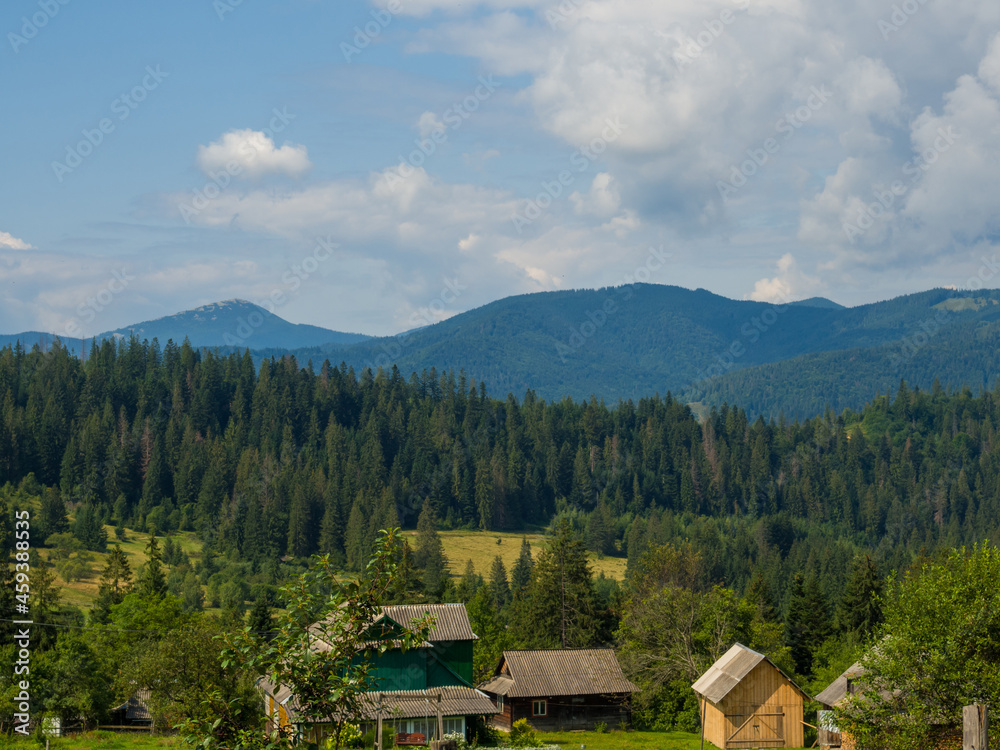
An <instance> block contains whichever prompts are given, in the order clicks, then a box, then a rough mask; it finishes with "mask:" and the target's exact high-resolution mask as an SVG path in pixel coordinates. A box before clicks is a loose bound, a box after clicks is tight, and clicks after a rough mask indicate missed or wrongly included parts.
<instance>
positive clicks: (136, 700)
mask: <svg viewBox="0 0 1000 750" xmlns="http://www.w3.org/2000/svg"><path fill="white" fill-rule="evenodd" d="M149 698H150V692H149V688H142V689H140V690H136V691H135V692H134V693H133V694H132V695H131V697H129V699H128V700H127V701H125V702H124V703H122V704H121V705H120V706H115V707H114V708H112V709H111V710H112V711H122V712H124V714H125V719H126V720H127V721H151V720H152V718H153V717H152V715H151V714H150V713H149Z"/></svg>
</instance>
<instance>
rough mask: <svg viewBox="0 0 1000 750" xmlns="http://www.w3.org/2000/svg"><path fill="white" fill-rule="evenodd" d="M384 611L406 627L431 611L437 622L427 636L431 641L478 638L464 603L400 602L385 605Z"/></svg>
mask: <svg viewBox="0 0 1000 750" xmlns="http://www.w3.org/2000/svg"><path fill="white" fill-rule="evenodd" d="M382 612H383V613H384V614H385V615H386V616H387V617H388V618H389V619H391V620H393V621H394V622H398V623H399V624H400V625H403V626H405V627H409V625H410V622H412V621H413V620H417V619H420V618H422V617H423V616H424V615H425V614H428V613H430V614H431V615H433V616H434V620H435V622H434V627H433V628H432V629H431V632H430V635H429V636H428V638H427V640H429V641H471V640H476V639H477V638H478V636H477V635H476V634H475V633H473V632H472V625H471V623H470V622H469V613H468V612H466V610H465V605H464V604H398V605H393V606H389V607H383V608H382Z"/></svg>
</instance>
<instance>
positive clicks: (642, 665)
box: [0, 339, 1000, 728]
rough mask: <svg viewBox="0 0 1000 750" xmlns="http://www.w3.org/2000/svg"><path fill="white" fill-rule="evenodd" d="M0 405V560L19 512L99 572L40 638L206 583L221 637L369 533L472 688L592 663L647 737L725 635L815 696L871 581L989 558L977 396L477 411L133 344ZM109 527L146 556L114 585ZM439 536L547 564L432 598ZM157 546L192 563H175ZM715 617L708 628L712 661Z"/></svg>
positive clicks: (488, 405)
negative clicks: (447, 626) (975, 550)
mask: <svg viewBox="0 0 1000 750" xmlns="http://www.w3.org/2000/svg"><path fill="white" fill-rule="evenodd" d="M0 401H2V408H0V487H2V488H3V490H2V493H0V502H2V503H3V504H4V506H5V507H3V508H2V509H0V510H2V512H3V515H4V519H5V520H4V527H3V528H4V534H3V536H2V538H0V542H2V545H3V549H4V552H5V553H8V552H9V550H10V549H11V548H12V543H13V533H12V530H13V523H12V521H11V520H10V518H9V516H10V514H11V513H12V512H13V509H14V507H15V506H17V505H18V504H19V503H20V504H24V503H25V502H29V501H30V502H32V503H36V505H37V509H36V511H35V512H34V515H33V518H34V521H33V524H34V526H33V531H32V534H33V539H36V540H38V542H37V543H38V544H40V543H41V541H42V540H45V543H46V544H48V545H49V546H53V545H63V546H64V547H66V548H69V546H70V545H69V541H68V540H69V539H70V537H72V538H74V539H75V540H76V542H74V544H77V545H79V546H82V547H83V548H85V549H87V550H92V551H96V552H109V551H111V552H112V554H110V555H109V556H108V564H107V566H106V567H105V575H104V576H103V577H102V583H101V598H100V599H99V601H98V604H97V606H96V607H95V609H94V611H93V612H91V613H89V615H85V614H84V613H76V614H74V613H73V612H70V611H69V610H66V609H65V608H63V609H62V610H60V608H59V607H57V606H56V605H54V604H51V602H50V603H49V604H48V605H45V603H44V601H43V602H42V603H41V604H39V606H48V615H49V617H50V619H53V620H54V619H55V618H56V617H63V621H65V622H67V623H71V622H75V623H77V624H78V625H80V626H83V625H84V624H85V623H95V622H96V623H101V622H104V623H107V622H109V621H110V622H112V623H118V624H119V625H121V624H122V623H128V622H131V621H132V620H129V618H133V619H134V618H136V617H138V616H139V615H137V614H136V613H137V611H139V610H141V607H139V604H137V601H138V600H135V601H133V600H130V599H129V598H128V596H126V592H132V593H131V594H129V596H139V595H141V594H142V593H143V592H145V593H146V594H149V595H151V596H153V597H154V598H155V597H156V596H162V595H164V594H167V593H168V592H169V594H171V595H173V596H174V597H175V598H174V599H171V601H173V602H175V605H176V607H177V608H178V609H177V614H176V616H177V617H181V616H182V615H181V614H179V613H181V612H184V611H187V612H189V613H190V612H191V611H193V610H198V609H201V607H202V606H203V604H204V602H203V601H202V586H203V585H207V586H208V591H209V598H210V600H211V601H210V603H214V604H216V605H217V606H222V607H223V609H224V610H225V609H226V608H227V607H228V609H229V613H228V615H227V616H228V617H229V618H230V619H231V620H232V619H233V618H236V619H239V618H242V617H243V607H244V605H245V604H253V605H254V608H253V611H251V612H250V613H249V617H250V618H251V621H252V622H256V623H257V625H258V627H266V624H267V623H268V622H269V619H268V617H269V615H268V610H269V608H271V607H274V606H281V604H282V603H281V601H280V600H278V599H277V598H276V596H275V591H276V587H277V586H278V585H279V584H280V583H282V582H283V580H284V579H285V578H287V576H288V575H289V572H290V571H294V570H296V569H302V568H304V566H305V564H306V561H307V558H308V557H309V556H310V555H313V554H316V553H320V554H329V555H330V556H331V559H332V560H333V561H334V562H335V564H336V565H337V566H338V567H340V568H342V569H343V570H344V571H345V574H353V573H358V572H360V571H362V570H363V568H364V565H365V563H366V560H367V556H368V554H369V551H370V550H371V549H372V545H373V543H374V540H375V538H376V535H377V534H378V532H379V530H380V529H383V528H389V527H394V526H402V527H403V528H404V529H414V528H415V529H417V530H418V534H417V536H416V546H415V549H412V550H410V549H409V547H407V552H406V554H405V559H404V561H403V565H402V569H403V570H404V573H406V576H407V580H406V581H404V582H403V586H404V590H403V591H401V592H400V593H399V597H400V600H406V601H415V600H422V601H442V600H443V601H465V602H467V603H468V606H469V611H470V616H471V617H472V620H473V625H474V627H475V628H476V631H477V632H478V633H480V635H481V643H480V645H479V646H477V648H478V649H479V651H478V652H477V655H476V662H477V663H476V670H477V676H478V677H482V676H484V675H485V674H487V673H488V670H489V669H491V668H492V667H493V666H494V665H495V663H496V657H497V655H498V654H499V652H500V651H501V650H502V649H503V648H505V647H508V648H509V647H512V646H526V647H535V646H538V647H545V646H585V645H595V644H600V643H614V644H615V645H616V646H618V647H619V649H620V651H619V652H620V657H621V659H622V661H623V664H625V665H626V667H627V669H628V671H629V673H630V675H631V676H632V677H633V679H635V680H636V681H637V682H638V683H639V684H640V685H641V686H644V687H646V688H648V689H647V690H645V691H644V693H643V695H642V696H641V697H640V698H639V699H638V700H637V705H636V721H637V723H638V724H639V725H645V726H650V727H656V728H670V727H675V726H676V727H691V726H693V725H695V724H696V723H697V708H696V706H695V704H694V702H693V696H692V695H691V694H690V691H689V689H688V686H689V685H690V681H691V680H692V679H693V678H694V677H696V676H697V671H696V670H697V669H699V668H704V667H707V665H708V664H710V663H711V661H712V658H710V657H711V655H712V654H715V655H717V654H718V649H719V648H722V646H723V645H725V646H726V647H728V645H729V642H730V640H731V639H742V640H743V642H745V643H748V645H751V646H752V647H756V648H760V649H767V652H768V653H769V654H772V655H773V657H774V659H775V660H776V661H777V662H779V663H781V664H782V665H783V666H784V667H785V668H786V669H787V670H788V671H789V672H792V673H794V674H796V675H799V676H800V677H801V678H802V679H803V680H809V679H815V680H816V681H817V684H819V683H822V682H823V680H826V681H829V679H828V678H830V675H833V676H835V675H836V674H837V673H839V670H840V669H843V668H844V667H846V666H847V664H849V663H850V661H847V663H846V664H845V663H844V660H845V659H848V660H851V659H853V658H854V656H855V655H856V653H857V648H858V647H859V646H860V644H861V643H863V641H864V639H865V638H866V637H867V636H869V635H870V634H871V633H872V632H873V631H874V629H875V628H876V627H877V625H878V622H879V619H880V616H881V615H880V612H879V608H878V605H877V597H878V595H879V593H880V592H881V590H882V586H883V582H884V579H885V578H886V576H887V575H888V574H889V573H890V572H891V571H900V572H902V571H906V570H907V569H909V568H910V567H911V566H913V565H914V563H915V562H917V561H921V560H927V559H932V558H934V557H935V556H936V555H939V554H940V553H941V551H942V550H945V549H947V548H954V547H956V546H960V545H969V546H971V545H973V544H976V543H978V542H982V541H984V540H986V541H989V542H991V543H993V544H996V543H997V542H998V541H1000V446H997V444H996V441H997V425H998V424H1000V394H998V393H996V392H985V393H981V394H973V393H971V392H969V391H968V390H967V389H966V390H962V391H959V392H953V393H947V392H944V391H943V390H941V389H940V388H935V389H934V390H933V391H930V392H924V391H918V390H912V389H910V388H908V387H907V386H906V384H903V383H901V384H900V386H899V390H898V393H897V394H896V395H895V397H894V398H889V397H880V398H878V399H877V400H876V401H875V402H874V403H871V404H869V405H868V406H867V407H866V408H864V409H863V410H861V411H860V412H851V411H846V412H844V413H842V414H839V415H837V414H833V413H830V412H828V413H826V414H825V415H823V416H819V417H816V418H813V419H809V420H806V421H803V422H794V423H793V422H785V421H772V422H765V421H763V420H762V419H757V420H755V421H750V420H749V419H748V418H747V415H746V413H745V412H743V411H741V410H739V409H736V408H730V407H727V406H723V407H722V408H720V409H716V410H713V411H712V412H711V413H710V414H708V415H707V416H706V417H705V418H704V419H703V420H699V419H697V418H696V417H695V416H694V415H693V414H692V412H691V411H690V409H689V408H688V407H687V406H686V405H685V404H683V403H680V402H678V401H676V400H674V399H673V398H672V397H671V396H670V395H669V394H668V395H666V396H663V397H651V398H644V399H641V400H640V401H638V402H631V401H628V402H623V403H618V404H613V405H607V404H604V403H600V402H597V401H594V400H590V401H587V402H582V403H580V402H573V401H571V400H568V399H567V400H564V401H561V402H556V403H547V402H545V401H543V400H541V399H539V398H537V397H536V396H535V395H534V394H533V393H531V392H530V391H529V392H528V393H526V394H523V395H521V396H520V397H515V396H513V395H511V396H508V397H507V398H506V399H503V400H500V399H495V398H490V397H488V396H487V395H486V392H485V388H484V387H483V386H482V384H477V383H474V382H469V381H468V379H467V378H466V377H465V376H464V375H463V374H461V373H452V372H448V373H438V372H436V371H434V370H430V371H425V372H422V373H419V374H416V373H414V374H411V375H409V376H408V377H406V376H404V375H403V374H401V373H400V372H398V371H397V370H396V369H393V370H391V371H379V372H378V373H372V372H370V371H368V370H365V371H363V372H361V373H356V372H354V371H353V370H351V369H349V368H347V367H346V366H344V365H340V366H337V365H334V364H332V363H330V362H325V363H323V364H322V365H320V366H315V365H314V364H313V363H308V364H306V365H305V366H303V365H302V363H299V362H296V360H295V359H294V358H291V357H287V358H284V359H281V360H266V361H264V362H263V363H262V364H261V365H260V366H259V368H258V367H255V366H254V363H253V362H252V360H251V358H250V355H249V354H248V353H244V354H242V355H240V354H230V355H228V356H225V357H220V356H219V355H217V354H215V353H212V352H211V351H199V350H196V349H193V348H192V347H190V346H189V345H187V344H186V343H185V344H182V345H176V344H174V343H173V342H168V343H167V344H166V346H164V347H162V348H161V347H160V346H159V345H158V344H157V343H156V342H155V341H154V342H153V343H152V344H150V343H144V342H139V341H138V340H136V339H131V340H120V341H118V342H117V343H115V342H112V341H105V342H103V343H101V344H100V345H95V346H94V347H93V348H92V349H91V350H90V351H89V352H88V354H87V357H86V359H85V361H81V359H79V358H77V357H74V356H71V355H70V354H69V353H68V352H67V351H65V350H64V349H61V348H60V347H59V346H56V347H54V348H53V349H52V350H51V351H48V352H41V351H39V350H37V349H36V350H32V351H25V350H23V349H22V348H20V347H15V348H10V347H7V348H5V349H3V350H2V351H0ZM107 526H111V527H114V528H115V529H117V530H118V532H119V534H118V535H119V536H123V535H124V532H125V530H126V529H128V530H129V533H133V534H135V533H138V534H140V535H149V534H150V533H151V532H155V534H156V535H158V536H160V537H161V542H157V540H156V539H155V538H151V539H150V542H149V544H148V545H147V552H148V556H149V560H150V562H149V564H148V565H146V566H145V567H144V568H143V569H142V570H141V571H135V573H136V579H135V581H134V582H133V583H132V584H131V585H129V578H130V576H131V575H132V571H129V570H128V564H127V562H125V563H123V562H122V560H121V559H120V554H119V556H118V557H117V558H116V556H115V554H113V549H112V548H113V546H114V542H115V540H114V538H109V537H110V536H113V535H109V534H108V532H107V531H106V529H105V527H107ZM462 528H466V529H473V530H486V531H500V530H505V531H519V530H524V531H538V530H543V529H544V530H547V532H548V533H549V534H550V535H551V537H550V539H551V543H550V544H551V547H550V550H547V551H546V552H543V553H542V554H541V555H537V556H536V557H535V558H534V559H533V558H532V555H531V551H530V549H528V548H527V545H525V548H524V549H523V550H522V554H521V556H520V558H519V559H518V563H517V565H516V566H514V567H513V569H511V570H507V569H506V568H505V566H504V564H503V562H502V560H500V558H499V557H498V558H497V560H496V562H495V563H494V565H493V568H492V569H491V570H489V571H486V570H480V571H475V570H471V569H468V568H466V570H465V573H464V575H462V576H460V577H449V576H446V575H444V557H445V555H446V554H447V550H442V547H441V543H440V540H439V539H438V538H437V532H438V531H440V530H442V529H462ZM179 531H185V532H193V533H194V534H195V535H196V536H197V537H198V539H199V540H200V542H201V544H202V546H203V547H202V557H201V560H200V561H199V562H198V564H197V565H195V566H191V565H190V564H189V562H190V561H188V560H186V559H185V555H184V554H183V552H182V551H180V550H179V548H177V547H176V546H175V545H174V544H173V542H172V540H171V536H170V535H171V534H173V533H174V532H179ZM163 537H165V542H163V540H162V538H163ZM161 543H162V545H163V546H162V547H161V546H160V544H161ZM552 550H558V551H559V554H553V552H552ZM588 552H589V553H590V555H595V554H596V555H602V556H619V557H624V558H627V560H628V576H627V580H626V581H625V582H623V583H619V582H616V581H612V580H610V579H605V578H603V577H601V578H594V576H593V574H592V572H591V570H590V569H589V566H588V564H587V559H588V555H587V553H588ZM451 562H452V564H453V569H454V570H461V569H462V565H463V563H464V561H462V560H453V561H451ZM161 566H162V567H161ZM556 568H558V570H556ZM43 570H44V569H43ZM42 577H43V579H44V574H43V576H42ZM64 577H65V576H64ZM556 577H561V580H562V581H563V589H562V591H561V592H560V594H559V596H561V597H562V598H563V604H561V605H560V604H559V603H558V599H559V597H557V596H556V592H555V591H554V589H553V587H552V581H553V580H554V579H555V578H556ZM566 581H569V582H570V583H569V584H568V585H569V588H566V585H567V584H565V582H566ZM44 583H45V581H44V580H43V581H42V584H44ZM49 583H50V584H52V585H53V586H54V584H53V583H52V580H51V576H50V580H49ZM667 584H669V585H667ZM38 586H39V584H37V583H36V585H35V589H36V590H37V589H38ZM213 587H214V589H213ZM665 587H666V588H665ZM666 589H670V590H673V591H674V592H675V595H674V596H672V597H671V598H670V599H669V601H667V600H662V597H663V596H664V591H665V590H666ZM567 591H568V592H569V594H568V596H570V597H571V598H572V600H573V601H572V604H571V606H568V607H567V605H566V604H565V598H566V596H567ZM685 597H687V598H686V599H685ZM657 601H659V604H656V602H657ZM123 602H124V603H123ZM130 602H131V603H130ZM685 602H686V604H685ZM157 606H158V607H159V606H161V605H157ZM685 606H688V607H689V609H690V610H691V611H696V612H697V616H696V617H695V618H694V619H695V621H696V622H695V623H694V624H693V625H689V627H693V628H695V630H697V628H698V627H702V626H704V628H703V630H704V632H703V633H701V635H699V634H698V633H697V632H693V631H692V632H690V633H688V637H689V639H690V643H688V644H687V646H688V647H690V648H688V651H692V649H693V651H694V652H696V653H698V654H700V656H698V658H697V659H695V660H694V661H693V662H692V661H690V660H689V662H688V663H686V664H677V665H672V666H671V665H670V664H664V663H659V664H655V665H651V664H649V663H647V661H646V660H647V657H648V653H649V651H650V648H653V647H654V646H655V647H657V648H662V649H665V650H667V651H668V652H670V649H671V648H672V646H671V645H670V644H662V643H660V644H659V645H658V646H657V645H656V644H655V643H653V642H655V641H656V639H657V638H660V637H661V636H662V634H659V633H657V632H654V631H658V630H660V629H661V628H660V627H659V623H661V622H662V618H663V617H664V616H665V613H669V612H670V611H676V608H677V607H681V608H683V607H685ZM560 607H561V609H560ZM137 608H139V610H137ZM672 608H673V609H672ZM157 611H159V610H157ZM720 612H722V613H727V614H726V616H725V617H724V618H723V619H724V620H725V621H726V622H727V623H729V625H727V628H728V629H726V630H723V631H718V632H715V631H713V633H714V635H713V636H712V637H716V638H718V639H719V642H718V643H714V642H709V641H710V640H711V639H710V638H708V636H705V633H707V632H708V631H710V630H712V628H709V627H708V626H707V624H706V623H708V622H718V621H719V618H720V614H719V613H720ZM60 613H61V614H60ZM145 616H146V615H143V617H145ZM184 616H187V615H184ZM713 618H714V619H713ZM39 619H41V620H44V619H45V617H44V616H40V617H39ZM699 623H700V624H699ZM213 627H215V626H213ZM724 641H725V643H723V642H724ZM69 642H70V641H67V643H69ZM50 645H51V644H50ZM674 645H676V644H674ZM67 648H68V646H67ZM146 651H147V652H148V649H146ZM824 684H825V683H824ZM109 689H110V688H109ZM109 696H110V693H109ZM108 700H111V697H108ZM67 710H69V709H67ZM96 715H97V714H95V716H96Z"/></svg>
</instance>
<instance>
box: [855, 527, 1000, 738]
mask: <svg viewBox="0 0 1000 750" xmlns="http://www.w3.org/2000/svg"><path fill="white" fill-rule="evenodd" d="M998 580H1000V550H998V549H997V548H996V547H994V546H991V545H988V544H983V545H981V546H977V547H974V548H973V549H971V550H967V549H965V548H961V549H956V550H952V551H951V552H950V553H948V555H947V556H946V557H944V558H943V559H941V560H938V561H925V562H923V564H921V565H920V566H919V567H917V568H915V569H913V570H911V571H910V572H909V573H908V574H906V575H905V576H904V577H902V578H890V580H889V584H888V587H887V590H886V594H885V605H884V608H883V615H884V618H885V619H884V622H883V623H882V625H881V626H879V628H878V630H877V631H876V632H877V635H876V638H875V639H874V641H873V645H871V646H870V647H869V648H868V649H867V650H866V651H865V653H864V656H863V657H862V659H861V665H862V666H863V667H864V669H865V673H864V675H862V676H860V677H859V678H858V686H859V688H860V691H859V693H858V694H857V695H855V696H854V697H851V698H849V699H848V700H847V701H846V703H845V704H844V706H843V707H842V708H840V709H839V711H838V713H839V714H840V715H839V717H838V719H839V721H840V723H841V725H842V727H841V728H842V729H843V730H845V731H849V732H850V734H851V735H852V737H853V738H854V740H855V743H856V747H858V748H859V750H869V749H870V748H917V747H930V746H932V745H933V741H932V740H931V737H932V735H933V733H934V732H935V731H936V730H937V729H939V728H940V727H942V726H960V725H961V721H962V707H963V706H965V705H968V704H971V703H984V704H987V705H991V706H995V705H998V702H1000V650H998V649H997V639H996V634H997V633H998V632H1000V587H998V586H997V581H998Z"/></svg>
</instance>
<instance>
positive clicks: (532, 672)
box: [479, 648, 639, 698]
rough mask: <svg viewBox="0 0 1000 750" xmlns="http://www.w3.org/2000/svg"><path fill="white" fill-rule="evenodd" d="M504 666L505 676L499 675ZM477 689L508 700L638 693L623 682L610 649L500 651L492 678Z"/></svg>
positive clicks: (619, 668) (628, 683)
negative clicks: (499, 657) (499, 658)
mask: <svg viewBox="0 0 1000 750" xmlns="http://www.w3.org/2000/svg"><path fill="white" fill-rule="evenodd" d="M504 664H505V665H506V667H507V671H508V674H501V668H502V666H503V665H504ZM479 687H480V688H481V689H482V690H485V691H487V692H489V693H494V694H496V695H505V696H508V697H510V698H532V697H536V696H556V695H607V694H613V693H634V692H637V691H638V690H639V688H637V687H636V686H635V685H633V684H632V683H631V682H629V681H628V680H627V679H625V675H624V674H622V668H621V667H620V666H619V665H618V660H617V659H616V658H615V652H614V650H613V649H610V648H581V649H553V650H546V651H504V652H503V659H502V660H501V663H500V665H498V666H497V670H496V676H495V677H494V678H493V679H491V680H490V681H489V682H486V683H484V684H482V685H480V686H479Z"/></svg>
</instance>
